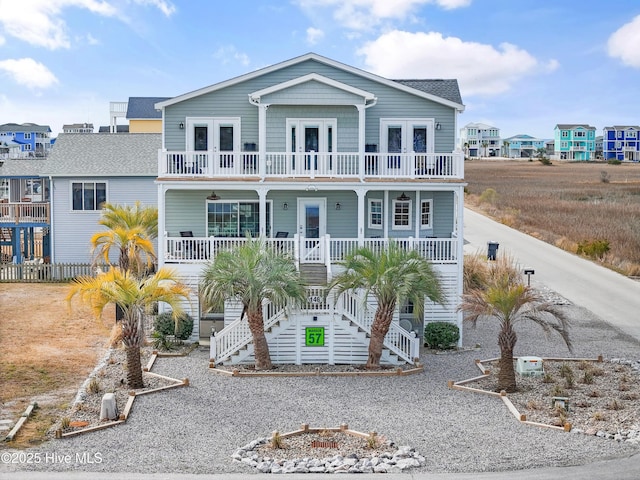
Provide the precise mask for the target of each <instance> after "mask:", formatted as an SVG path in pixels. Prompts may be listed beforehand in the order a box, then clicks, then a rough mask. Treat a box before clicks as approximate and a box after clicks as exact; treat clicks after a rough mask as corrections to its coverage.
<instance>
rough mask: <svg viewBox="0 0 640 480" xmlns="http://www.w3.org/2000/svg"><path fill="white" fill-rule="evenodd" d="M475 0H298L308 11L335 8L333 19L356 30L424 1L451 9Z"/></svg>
mask: <svg viewBox="0 0 640 480" xmlns="http://www.w3.org/2000/svg"><path fill="white" fill-rule="evenodd" d="M471 1H472V0H393V1H390V0H297V2H296V3H297V4H298V5H299V6H300V7H301V8H302V9H303V10H306V11H307V12H310V13H313V14H316V13H317V11H318V9H321V8H333V9H335V10H334V12H333V19H334V20H335V21H336V22H338V23H339V24H340V25H342V26H344V27H347V28H351V29H354V30H367V29H370V28H371V27H374V26H377V25H379V24H380V23H382V22H383V21H385V20H404V19H406V18H408V17H410V16H411V14H412V13H413V12H414V11H415V10H416V9H417V8H418V7H419V6H421V5H427V4H435V5H438V6H440V7H441V8H444V9H447V10H450V9H454V8H460V7H466V6H468V5H470V4H471Z"/></svg>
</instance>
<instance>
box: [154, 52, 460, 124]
mask: <svg viewBox="0 0 640 480" xmlns="http://www.w3.org/2000/svg"><path fill="white" fill-rule="evenodd" d="M307 60H315V61H317V62H319V63H323V64H325V65H329V66H331V67H334V68H337V69H339V70H343V71H345V72H349V73H352V74H354V75H358V76H360V77H363V78H367V79H369V80H372V81H374V82H377V83H380V84H383V85H386V86H388V87H391V88H394V89H396V90H402V91H404V92H407V93H411V94H412V95H415V96H417V97H421V98H426V99H428V100H431V101H433V102H436V103H440V104H442V105H446V106H448V107H451V108H455V109H456V110H458V111H459V112H463V111H464V108H465V107H464V105H463V104H461V103H457V102H452V101H451V100H447V99H445V98H442V97H438V96H436V95H433V94H430V93H426V92H423V91H421V90H417V89H415V88H411V87H408V86H406V85H402V84H400V83H398V82H394V81H393V80H388V79H386V78H383V77H380V76H378V75H375V74H373V73H370V72H366V71H364V70H360V69H358V68H355V67H351V66H349V65H346V64H344V63H340V62H336V61H335V60H331V59H329V58H326V57H323V56H321V55H317V54H315V53H308V54H306V55H302V56H299V57H296V58H292V59H290V60H287V61H284V62H280V63H276V64H274V65H271V66H269V67H265V68H262V69H260V70H256V71H254V72H251V73H247V74H245V75H240V76H239V77H235V78H232V79H229V80H226V81H224V82H220V83H217V84H214V85H210V86H208V87H204V88H200V89H198V90H194V91H192V92H189V93H185V94H183V95H178V96H177V97H174V98H171V99H169V100H165V101H164V102H158V103H156V104H155V105H154V107H155V108H156V109H157V110H160V109H162V108H164V107H167V106H170V105H175V104H176V103H180V102H183V101H185V100H189V99H192V98H196V97H199V96H201V95H205V94H207V93H211V92H215V91H217V90H221V89H223V88H226V87H229V86H232V85H236V84H238V83H241V82H246V81H247V80H251V79H254V78H257V77H260V76H263V75H266V74H268V73H271V72H275V71H278V70H282V69H284V68H287V67H290V66H292V65H297V64H299V63H302V62H305V61H307Z"/></svg>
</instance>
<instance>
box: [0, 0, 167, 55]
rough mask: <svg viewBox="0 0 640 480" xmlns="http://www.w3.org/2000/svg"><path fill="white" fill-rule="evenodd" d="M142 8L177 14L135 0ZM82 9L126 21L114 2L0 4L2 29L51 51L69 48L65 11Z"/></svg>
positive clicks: (154, 1)
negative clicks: (153, 8) (149, 7)
mask: <svg viewBox="0 0 640 480" xmlns="http://www.w3.org/2000/svg"><path fill="white" fill-rule="evenodd" d="M134 1H135V3H137V4H139V5H143V6H147V5H150V6H152V7H155V8H158V9H159V10H160V11H161V12H162V13H164V14H165V15H166V16H170V15H171V14H172V13H173V12H175V6H174V5H173V4H172V3H170V2H167V1H165V0H134ZM71 7H73V8H79V9H84V10H88V11H89V12H91V13H93V14H95V15H100V16H103V17H118V18H121V19H122V20H125V15H124V12H122V11H120V10H119V9H118V8H117V7H116V6H115V5H114V2H113V1H111V0H22V1H16V0H0V11H1V12H2V15H0V25H1V26H2V29H3V30H4V32H5V33H6V34H7V35H10V36H12V37H15V38H18V39H20V40H22V41H24V42H27V43H30V44H31V45H36V46H39V47H45V48H48V49H50V50H56V49H58V48H69V47H70V46H71V44H70V41H69V34H68V31H67V24H66V23H65V21H64V19H63V17H64V15H63V11H64V10H65V9H68V8H71Z"/></svg>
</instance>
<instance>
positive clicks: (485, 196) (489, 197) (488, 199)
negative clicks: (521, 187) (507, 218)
mask: <svg viewBox="0 0 640 480" xmlns="http://www.w3.org/2000/svg"><path fill="white" fill-rule="evenodd" d="M497 199H498V192H496V191H495V190H494V189H493V188H487V189H486V190H485V191H484V192H482V193H481V194H480V198H479V200H480V203H490V204H492V205H493V204H494V203H496V200H497Z"/></svg>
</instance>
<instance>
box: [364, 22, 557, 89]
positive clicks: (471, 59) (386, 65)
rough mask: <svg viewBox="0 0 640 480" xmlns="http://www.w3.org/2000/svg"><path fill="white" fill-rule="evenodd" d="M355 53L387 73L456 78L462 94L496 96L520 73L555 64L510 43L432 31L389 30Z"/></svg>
mask: <svg viewBox="0 0 640 480" xmlns="http://www.w3.org/2000/svg"><path fill="white" fill-rule="evenodd" d="M358 54H360V55H363V56H364V57H365V63H366V65H367V66H368V68H369V69H370V70H371V71H373V72H374V73H377V74H379V75H382V76H384V77H387V78H455V79H458V82H459V84H460V89H461V91H462V94H463V96H465V95H497V94H500V93H502V92H505V91H507V90H509V88H511V86H512V84H513V83H514V82H516V81H517V80H519V79H520V78H522V77H525V76H527V75H532V74H535V73H540V72H549V71H553V70H555V69H556V68H558V62H557V61H556V60H550V61H549V62H547V63H546V64H541V63H540V62H539V61H538V60H537V59H536V58H534V57H533V56H532V55H531V54H529V53H528V52H527V51H525V50H522V49H520V48H518V47H517V46H515V45H512V44H509V43H503V44H501V45H500V46H499V47H498V48H495V47H493V46H492V45H487V44H481V43H476V42H465V41H463V40H461V39H460V38H456V37H446V38H445V37H443V36H442V34H440V33H437V32H429V33H424V32H420V33H409V32H403V31H398V30H395V31H392V32H388V33H385V34H384V35H382V36H380V37H378V38H377V39H376V40H374V41H371V42H368V43H366V44H365V45H364V46H363V47H362V48H361V49H360V50H359V51H358Z"/></svg>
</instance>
